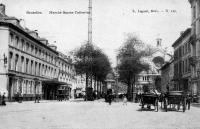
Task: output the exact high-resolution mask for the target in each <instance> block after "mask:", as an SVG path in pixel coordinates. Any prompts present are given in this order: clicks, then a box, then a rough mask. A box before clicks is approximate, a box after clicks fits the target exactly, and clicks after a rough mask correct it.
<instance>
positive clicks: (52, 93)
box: [42, 79, 68, 100]
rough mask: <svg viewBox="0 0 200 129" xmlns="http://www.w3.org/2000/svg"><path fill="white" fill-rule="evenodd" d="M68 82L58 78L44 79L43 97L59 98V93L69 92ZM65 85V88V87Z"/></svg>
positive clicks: (46, 98)
mask: <svg viewBox="0 0 200 129" xmlns="http://www.w3.org/2000/svg"><path fill="white" fill-rule="evenodd" d="M67 86H68V84H67V83H65V82H59V81H58V80H56V79H50V80H44V81H43V82H42V88H43V89H42V91H43V99H45V100H57V99H58V96H59V94H67V93H68V92H67V90H66V89H67V88H65V87H67ZM63 87H64V88H63Z"/></svg>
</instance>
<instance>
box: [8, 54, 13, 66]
mask: <svg viewBox="0 0 200 129" xmlns="http://www.w3.org/2000/svg"><path fill="white" fill-rule="evenodd" d="M8 64H9V66H8V67H9V69H10V70H13V53H12V52H10V53H9V62H8Z"/></svg>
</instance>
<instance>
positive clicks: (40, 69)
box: [9, 52, 57, 78]
mask: <svg viewBox="0 0 200 129" xmlns="http://www.w3.org/2000/svg"><path fill="white" fill-rule="evenodd" d="M9 62H10V63H9V69H10V70H14V71H18V72H23V73H27V74H32V75H36V76H47V77H50V78H56V77H57V70H56V68H54V67H51V66H49V65H45V64H42V63H40V62H37V61H33V60H30V59H29V58H25V57H24V56H20V55H19V54H13V52H10V53H9Z"/></svg>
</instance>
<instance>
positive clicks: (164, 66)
mask: <svg viewBox="0 0 200 129" xmlns="http://www.w3.org/2000/svg"><path fill="white" fill-rule="evenodd" d="M172 62H173V60H172V61H171V62H166V63H165V64H164V65H163V66H162V67H161V70H164V69H166V68H168V66H169V65H170V64H171V63H172Z"/></svg>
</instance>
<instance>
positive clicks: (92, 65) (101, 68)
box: [73, 43, 111, 88]
mask: <svg viewBox="0 0 200 129" xmlns="http://www.w3.org/2000/svg"><path fill="white" fill-rule="evenodd" d="M73 53H74V59H75V62H74V64H75V68H76V72H77V74H85V75H86V88H87V87H88V86H89V83H90V85H91V84H92V82H89V80H90V81H91V80H92V79H93V78H94V79H96V80H98V81H104V79H105V78H106V75H107V74H108V72H110V71H111V64H110V62H109V59H108V57H107V56H106V54H105V53H104V52H102V50H101V49H100V48H98V47H97V46H95V45H94V44H90V43H85V44H83V45H82V46H81V47H79V48H77V49H76V50H74V52H73ZM89 78H90V79H89Z"/></svg>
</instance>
